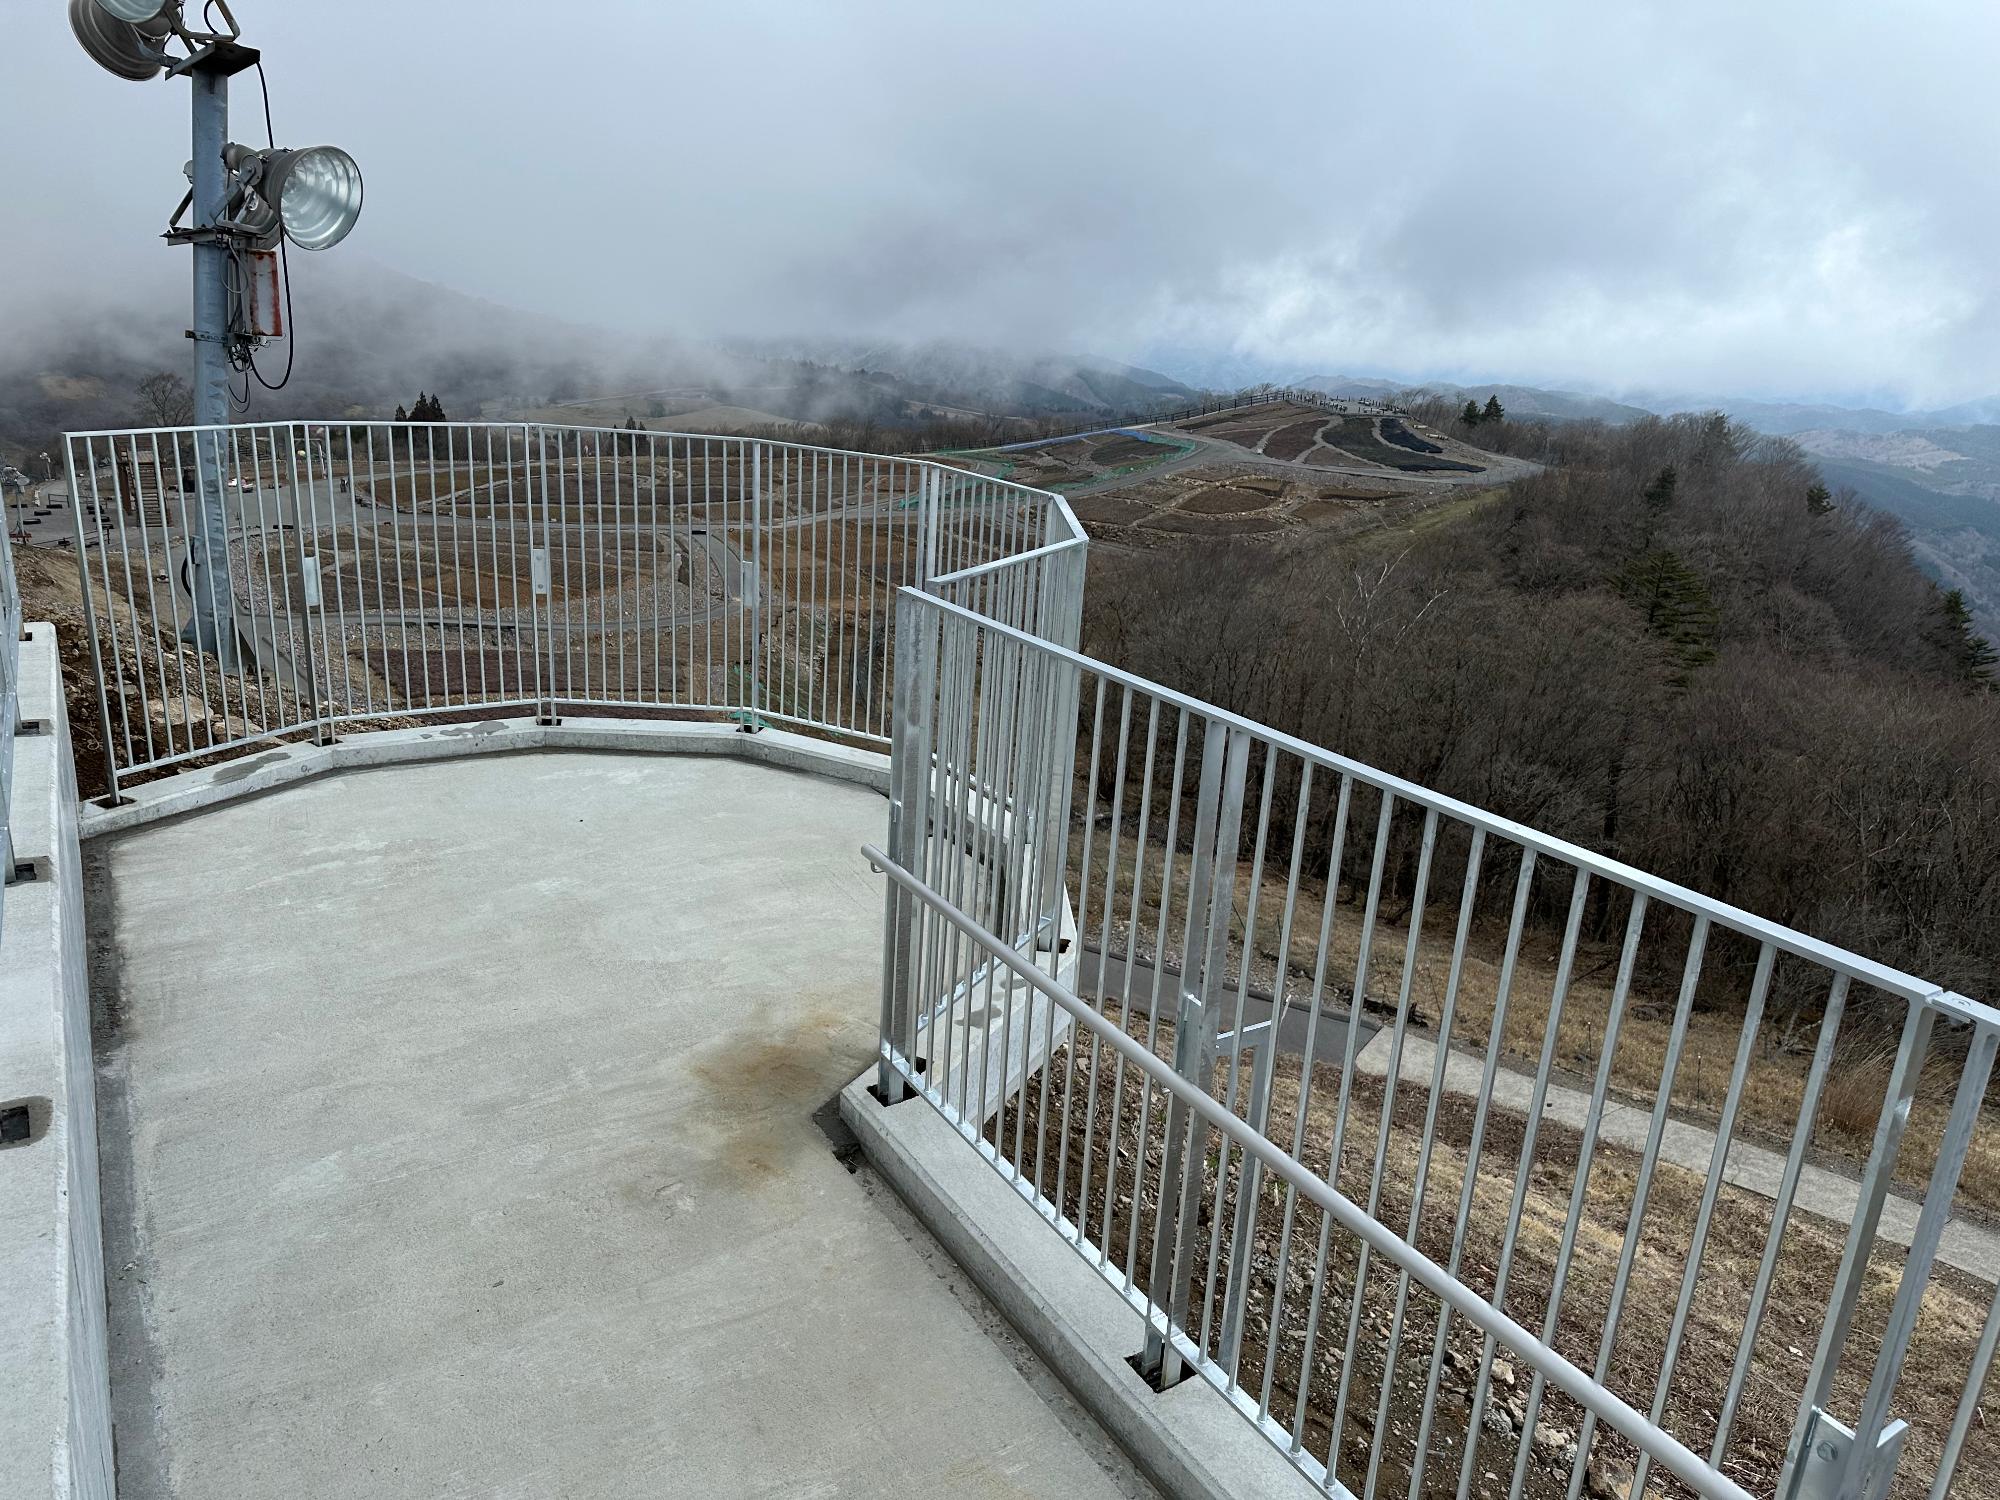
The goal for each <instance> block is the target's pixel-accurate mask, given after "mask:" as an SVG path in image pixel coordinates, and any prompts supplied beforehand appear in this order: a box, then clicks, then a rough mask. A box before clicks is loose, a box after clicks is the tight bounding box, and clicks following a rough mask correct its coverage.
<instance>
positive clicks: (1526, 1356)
mask: <svg viewBox="0 0 2000 1500" xmlns="http://www.w3.org/2000/svg"><path fill="white" fill-rule="evenodd" d="M861 852H862V854H863V855H864V856H866V858H867V860H868V863H869V864H870V865H871V866H872V867H873V868H874V869H875V870H876V871H877V872H878V873H880V874H884V875H887V876H888V877H889V879H891V880H892V881H894V882H895V883H896V884H897V885H899V886H901V887H902V888H903V889H904V890H905V891H907V892H909V894H910V895H911V896H912V897H914V898H915V899H916V900H918V901H920V902H922V903H923V904H924V905H925V906H927V907H929V908H930V909H931V910H932V911H934V912H936V913H937V914H938V915H939V916H940V917H942V918H943V919H944V920H945V921H946V922H948V923H949V924H950V925H951V926H952V927H954V928H956V929H957V930H958V931H959V932H960V933H962V934H963V935H964V936H965V937H967V938H968V939H970V940H971V941H972V942H974V943H976V944H978V945H979V946H980V947H981V948H983V949H985V950H986V952H987V953H988V954H989V955H991V956H992V957H993V958H994V959H996V960H997V961H999V962H1000V963H1001V964H1004V965H1005V966H1006V967H1007V969H1008V970H1010V971H1011V972H1012V973H1013V975H1014V977H1015V978H1016V979H1018V980H1020V981H1021V982H1022V983H1024V984H1027V985H1029V986H1031V987H1032V988H1033V989H1034V990H1035V992H1036V993H1037V994H1039V995H1041V996H1042V997H1043V998H1044V999H1046V1000H1048V1001H1049V1002H1050V1003H1052V1004H1054V1005H1056V1006H1058V1007H1060V1008H1061V1009H1062V1010H1064V1011H1066V1012H1068V1014H1069V1016H1070V1018H1071V1019H1072V1020H1073V1021H1075V1022H1076V1023H1078V1024H1079V1025H1081V1026H1084V1027H1085V1028H1087V1029H1088V1030H1089V1031H1090V1033H1091V1034H1092V1036H1093V1038H1094V1039H1096V1040H1098V1041H1100V1042H1102V1043H1103V1044H1104V1045H1106V1046H1108V1047H1110V1048H1112V1049H1113V1050H1114V1051H1116V1053H1117V1054H1118V1056H1119V1057H1120V1058H1121V1059H1123V1060H1124V1061H1125V1062H1126V1063H1128V1064H1130V1065H1131V1066H1133V1067H1136V1068H1138V1069H1140V1070H1141V1071H1142V1072H1143V1073H1145V1075H1146V1076H1147V1078H1149V1079H1151V1080H1152V1082H1154V1083H1155V1084H1157V1085H1158V1086H1159V1087H1160V1088H1162V1089H1164V1090H1166V1091H1167V1092H1168V1093H1170V1094H1172V1095H1173V1096H1174V1097H1175V1098H1177V1099H1179V1100H1180V1101H1181V1102H1182V1103H1183V1104H1185V1105H1186V1106H1187V1107H1188V1108H1190V1109H1192V1110H1193V1111H1194V1112H1195V1113H1197V1114H1199V1115H1200V1116H1201V1117H1202V1119H1203V1120H1204V1121H1205V1122H1207V1124H1209V1125H1210V1126H1212V1127H1213V1128H1214V1129H1216V1130H1218V1131H1220V1132H1222V1133H1223V1134H1224V1135H1226V1136H1228V1137H1229V1138H1230V1139H1231V1140H1233V1141H1234V1142H1235V1143H1236V1144H1237V1145H1238V1146H1240V1147H1241V1148H1242V1149H1243V1150H1244V1151H1245V1152H1247V1153H1248V1154H1249V1155H1251V1156H1254V1157H1256V1158H1257V1160H1258V1161H1259V1162H1261V1163H1262V1164H1263V1165H1264V1166H1265V1167H1267V1168H1268V1169H1270V1170H1271V1171H1272V1172H1274V1173H1276V1174H1277V1175H1278V1176H1279V1177H1281V1178H1283V1179H1284V1181H1285V1182H1286V1183H1287V1184H1289V1185H1290V1186H1292V1187H1295V1188H1297V1189H1298V1192H1299V1194H1300V1196H1301V1197H1303V1198H1306V1199H1309V1200H1310V1201H1311V1202H1312V1203H1313V1204H1315V1205H1316V1206H1317V1207H1319V1208H1320V1209H1322V1210H1323V1211H1325V1212H1326V1213H1327V1214H1328V1215H1330V1216H1331V1217H1332V1218H1333V1220H1334V1221H1335V1222H1336V1223H1338V1224H1339V1225H1340V1226H1341V1228H1343V1229H1345V1230H1346V1231H1347V1232H1348V1233H1350V1234H1352V1235H1354V1236H1355V1237H1356V1238H1358V1239H1360V1240H1361V1241H1362V1242H1363V1243H1364V1244H1366V1245H1367V1246H1368V1247H1369V1249H1370V1250H1372V1251H1373V1252H1374V1253H1375V1254H1377V1255H1380V1256H1382V1257H1383V1258H1384V1259H1385V1260H1388V1261H1389V1262H1391V1263H1392V1264H1393V1265H1395V1266H1396V1267H1397V1268H1398V1269H1399V1270H1402V1271H1405V1272H1407V1273H1408V1274H1409V1277H1410V1279H1411V1280H1412V1281H1413V1282H1415V1283H1417V1284H1418V1285H1420V1286H1422V1287H1423V1288H1424V1289H1425V1290H1426V1291H1428V1292H1430V1293H1431V1294H1432V1295H1433V1296H1435V1297H1437V1298H1438V1299H1439V1300H1440V1301H1441V1302H1443V1303H1445V1304H1446V1305H1447V1306H1449V1307H1450V1308H1451V1309H1452V1311H1453V1312H1455V1313H1457V1314H1459V1315H1461V1316H1462V1317H1464V1318H1465V1320H1466V1321H1467V1322H1469V1323H1471V1324H1473V1325H1474V1326H1475V1327H1477V1328H1478V1329H1480V1330H1481V1331H1482V1332H1484V1333H1486V1334H1488V1335H1489V1336H1491V1337H1492V1338H1494V1339H1496V1340H1497V1341H1498V1342H1500V1343H1502V1344H1504V1345H1506V1346H1507V1347H1508V1348H1509V1349H1512V1350H1514V1351H1515V1352H1516V1353H1518V1354H1519V1355H1520V1356H1521V1359H1522V1360H1523V1361H1524V1362H1525V1363H1526V1364H1527V1365H1529V1366H1530V1367H1531V1368H1533V1369H1535V1370H1538V1371H1540V1372H1541V1373H1542V1374H1543V1375H1545V1376H1547V1377H1548V1379H1549V1381H1550V1382H1551V1383H1552V1384H1554V1385H1556V1386H1557V1387H1559V1388H1560V1389H1561V1390H1562V1391H1563V1392H1564V1393H1565V1394H1567V1395H1568V1396H1570V1397H1571V1398H1572V1399H1574V1400H1575V1401H1576V1403H1577V1404H1578V1405H1579V1406H1581V1407H1583V1408H1584V1409H1585V1410H1586V1411H1589V1412H1591V1413H1593V1414H1594V1415H1595V1416H1597V1417H1598V1418H1599V1419H1600V1420H1602V1421H1604V1422H1605V1423H1607V1424H1608V1425H1609V1426H1611V1427H1612V1428H1614V1429H1616V1430H1617V1431H1618V1432H1619V1433H1621V1434H1622V1435H1623V1436H1625V1437H1626V1438H1627V1439H1629V1440H1630V1441H1631V1442H1632V1444H1633V1445H1634V1446H1635V1447H1637V1448H1638V1449H1639V1450H1640V1451H1641V1452H1643V1453H1645V1454H1647V1455H1649V1456H1650V1457H1651V1458H1653V1459H1654V1460H1656V1461H1657V1462H1659V1463H1660V1464H1662V1465H1664V1466H1665V1467H1666V1468H1668V1469H1669V1470H1671V1471H1672V1472H1673V1473H1674V1475H1675V1476H1676V1477H1677V1478H1679V1479H1680V1480H1682V1481H1683V1482H1684V1483H1685V1484H1687V1485H1688V1487H1689V1488H1690V1489H1693V1490H1694V1491H1696V1492H1697V1493H1698V1494H1701V1495H1705V1496H1707V1497H1708V1500H1751V1495H1750V1492H1749V1491H1747V1490H1745V1489H1744V1488H1743V1487H1742V1486H1741V1485H1738V1484H1736V1483H1735V1482H1734V1481H1733V1480H1731V1479H1730V1478H1729V1477H1728V1476H1727V1475H1725V1474H1723V1473H1721V1472H1720V1471H1718V1470H1715V1469H1712V1468H1710V1467H1709V1466H1708V1464H1707V1463H1705V1462H1704V1461H1703V1460H1702V1459H1701V1458H1700V1457H1698V1456H1697V1455H1696V1454H1695V1453H1694V1452H1693V1451H1692V1450H1691V1449H1689V1448H1688V1447H1687V1446H1686V1445H1685V1444H1683V1443H1681V1442H1680V1441H1679V1440H1678V1439H1677V1438H1675V1437H1674V1436H1673V1434H1672V1433H1670V1432H1667V1431H1665V1430H1664V1429H1663V1428H1661V1427H1660V1426H1659V1425H1658V1424H1657V1423H1655V1422H1652V1421H1649V1420H1648V1419H1647V1418H1646V1417H1645V1416H1643V1415H1642V1414H1641V1413H1640V1412H1638V1411H1637V1410H1635V1409H1634V1408H1633V1407H1631V1406H1629V1405H1627V1404H1626V1403H1625V1402H1623V1401H1621V1400H1619V1398H1618V1397H1617V1396H1615V1395H1613V1394H1612V1393H1611V1392H1610V1391H1609V1390H1607V1389H1605V1388H1604V1387H1603V1386H1602V1385H1600V1384H1599V1383H1598V1382H1597V1381H1595V1380H1593V1379H1592V1378H1591V1377H1590V1376H1589V1375H1588V1374H1587V1373H1586V1372H1584V1371H1583V1370H1581V1369H1579V1368H1578V1367H1577V1366H1576V1365H1574V1364H1572V1363H1571V1362H1570V1361H1569V1360H1567V1359H1565V1358H1564V1357H1563V1356H1562V1355H1561V1354H1559V1353H1558V1352H1557V1351H1556V1350H1554V1349H1552V1348H1550V1347H1549V1346H1548V1345H1547V1344H1545V1343H1543V1342H1542V1341H1541V1340H1540V1339H1539V1338H1537V1337H1536V1336H1535V1335H1534V1334H1533V1333H1531V1332H1529V1331H1528V1330H1527V1329H1526V1328H1524V1327H1522V1326H1521V1325H1520V1324H1519V1323H1516V1322H1515V1321H1514V1320H1513V1319H1512V1318H1510V1317H1508V1316H1507V1315H1506V1314H1505V1313H1504V1312H1502V1311H1500V1309H1498V1308H1497V1307H1495V1306H1493V1304H1492V1303H1490V1302H1488V1301H1487V1300H1486V1299H1485V1298H1484V1297H1481V1296H1479V1295H1478V1294H1477V1293H1476V1292H1474V1291H1473V1290H1472V1289H1471V1288H1470V1287H1468V1286H1466V1285H1465V1284H1464V1283H1463V1282H1461V1281H1459V1280H1458V1279H1457V1278H1456V1277H1454V1276H1452V1275H1450V1274H1449V1273H1447V1272H1446V1271H1445V1269H1444V1268H1443V1267H1442V1266H1440V1265H1438V1263H1437V1262H1436V1261H1434V1260H1432V1259H1431V1258H1430V1257H1429V1256H1427V1255H1425V1254H1424V1253H1423V1252H1422V1251H1421V1250H1418V1249H1417V1248H1416V1247H1415V1246H1413V1245H1410V1244H1408V1243H1406V1242H1405V1241H1404V1240H1403V1239H1401V1238H1400V1237H1399V1236H1397V1235H1396V1234H1394V1233H1393V1232H1391V1231H1390V1230H1389V1229H1388V1227H1387V1226H1385V1225H1384V1224H1383V1223H1382V1222H1381V1221H1380V1220H1378V1219H1376V1218H1374V1217H1372V1216H1371V1215H1370V1214H1368V1213H1367V1212H1366V1211H1365V1210H1363V1209H1362V1208H1361V1207H1360V1206H1359V1205H1358V1204H1356V1203H1355V1202H1354V1201H1353V1200H1352V1199H1350V1198H1348V1197H1347V1196H1346V1195H1345V1194H1343V1193H1341V1192H1340V1191H1338V1190H1337V1189H1335V1188H1334V1187H1333V1186H1332V1185H1331V1184H1329V1183H1328V1182H1327V1181H1326V1179H1325V1178H1323V1177H1321V1176H1320V1175H1319V1174H1318V1173H1316V1172H1313V1171H1311V1170H1309V1169H1308V1168H1307V1167H1305V1166H1304V1165H1302V1164H1301V1163H1300V1162H1299V1161H1298V1160H1296V1159H1295V1158H1294V1157H1293V1156H1291V1155H1290V1153H1288V1152H1287V1151H1286V1150H1285V1149H1284V1148H1283V1147H1281V1146H1279V1145H1278V1144H1277V1143H1275V1142H1274V1141H1272V1140H1270V1139H1269V1138H1268V1137H1266V1136H1265V1135H1264V1134H1263V1133H1262V1132H1261V1131H1257V1130H1253V1129H1252V1128H1251V1127H1250V1126H1249V1125H1248V1124H1246V1123H1245V1122H1244V1121H1243V1120H1242V1119H1240V1118H1239V1117H1238V1116H1236V1115H1235V1114H1233V1113H1231V1112H1230V1111H1229V1110H1227V1109H1225V1108H1224V1107H1223V1106H1222V1105H1221V1104H1220V1103H1219V1102H1217V1101H1216V1100H1215V1099H1214V1098H1213V1097H1212V1096H1211V1095H1209V1094H1207V1093H1205V1092H1203V1091H1202V1090H1200V1089H1197V1088H1195V1087H1194V1086H1193V1085H1192V1084H1190V1083H1189V1082H1188V1081H1187V1080H1186V1079H1185V1078H1183V1077H1181V1076H1180V1074H1178V1073H1176V1072H1175V1071H1174V1070H1173V1069H1172V1068H1171V1067H1169V1066H1168V1065H1167V1064H1166V1063H1164V1062H1162V1061H1160V1059H1159V1058H1158V1057H1156V1056H1155V1055H1154V1054H1153V1053H1152V1052H1151V1051H1149V1050H1148V1049H1147V1048H1146V1047H1144V1046H1142V1045H1141V1044H1140V1043H1139V1042H1137V1041H1135V1040H1134V1039H1133V1038H1132V1037H1130V1036H1128V1035H1127V1034H1126V1033H1125V1031H1124V1030H1123V1029H1122V1028H1121V1027H1119V1026H1116V1025H1114V1024H1112V1023H1111V1022H1110V1021H1107V1020H1106V1019H1105V1018H1104V1017H1103V1016H1102V1015H1100V1014H1099V1013H1098V1012H1097V1011H1096V1010H1095V1009H1094V1008H1093V1007H1092V1006H1091V1005H1090V1004H1089V1002H1087V1001H1084V1000H1080V999H1078V998H1077V996H1076V995H1075V994H1073V993H1071V992H1070V991H1069V990H1068V989H1065V988H1064V987H1063V986H1062V985H1060V984H1058V983H1056V982H1055V981H1054V980H1053V979H1051V978H1049V976H1048V975H1046V974H1044V973H1042V972H1041V970H1039V969H1037V968H1036V967H1035V966H1034V964H1033V963H1031V962H1029V961H1028V960H1027V959H1026V958H1024V957H1022V955H1021V954H1020V952H1019V951H1018V950H1016V949H1015V948H1013V947H1011V946H1010V945H1009V944H1007V943H1006V942H1005V941H1003V940H1002V939H1000V938H998V937H995V936H994V935H993V934H992V933H991V932H988V931H987V930H986V929H985V928H984V927H982V926H981V925H980V924H979V923H977V922H975V921H973V920H972V918H970V917H968V916H967V915H966V914H965V913H964V912H962V911H960V910H959V909H958V908H957V907H956V906H954V905H953V904H952V903H951V902H949V901H947V900H946V899H945V898H944V897H942V896H940V895H939V894H938V893H937V892H935V891H933V890H932V889H931V888H930V887H929V886H928V885H926V884H925V883H924V882H923V881H922V880H920V879H918V878H917V877H916V876H915V875H913V874H911V873H910V872H909V871H908V870H906V869H904V868H903V867H902V866H901V865H899V864H897V863H896V862H895V861H894V860H892V859H891V858H889V856H888V855H887V854H885V853H883V852H882V851H881V850H880V849H879V848H877V847H876V846H875V845H873V844H864V845H862V847H861ZM885 1045H886V1044H885Z"/></svg>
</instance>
